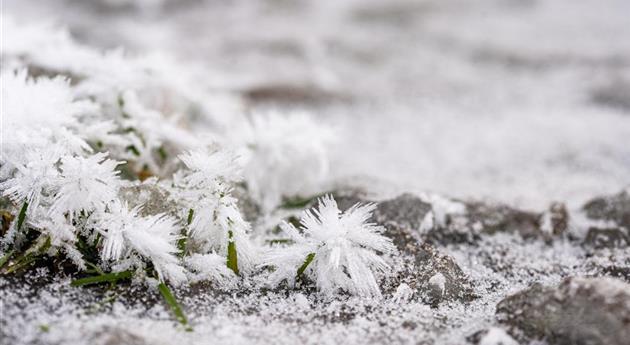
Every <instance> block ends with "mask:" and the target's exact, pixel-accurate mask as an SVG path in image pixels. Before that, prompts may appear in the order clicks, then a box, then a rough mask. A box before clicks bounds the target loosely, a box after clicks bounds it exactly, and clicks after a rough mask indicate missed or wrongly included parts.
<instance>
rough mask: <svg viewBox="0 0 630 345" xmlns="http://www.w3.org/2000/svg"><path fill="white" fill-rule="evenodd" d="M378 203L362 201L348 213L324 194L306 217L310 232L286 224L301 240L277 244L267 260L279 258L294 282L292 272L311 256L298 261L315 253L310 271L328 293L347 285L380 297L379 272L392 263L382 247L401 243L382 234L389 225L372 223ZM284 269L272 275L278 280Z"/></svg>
mask: <svg viewBox="0 0 630 345" xmlns="http://www.w3.org/2000/svg"><path fill="white" fill-rule="evenodd" d="M375 207H376V206H375V205H374V204H369V205H363V206H360V205H358V204H357V205H355V206H353V207H351V208H350V209H349V210H347V211H346V212H344V213H343V214H342V213H341V211H340V210H339V208H338V207H337V203H336V202H335V200H334V199H333V198H332V197H331V196H326V197H323V198H321V199H320V200H319V205H318V210H313V211H307V212H305V213H304V215H303V217H302V220H301V223H302V231H303V232H304V237H303V238H302V236H301V235H299V231H298V230H297V229H295V228H294V227H293V226H292V225H289V224H287V225H285V226H284V229H285V231H286V232H288V234H289V235H290V236H291V238H292V239H294V240H297V241H296V245H295V246H294V247H288V248H276V250H273V251H272V252H271V253H270V254H269V256H268V260H267V262H268V263H270V264H275V266H276V267H277V272H279V273H278V274H280V272H282V273H283V274H285V275H286V276H285V278H286V279H287V280H288V281H289V282H290V283H291V282H292V281H293V280H292V278H291V276H290V274H291V272H293V274H295V273H296V272H297V270H298V269H299V268H300V266H301V265H302V264H303V263H304V262H305V259H306V256H302V261H301V262H299V263H300V264H299V265H297V266H296V265H295V263H296V259H295V258H297V257H298V256H300V255H303V254H304V253H314V254H315V255H314V257H313V261H312V262H311V263H310V264H309V265H308V267H307V268H306V270H305V271H304V274H307V275H308V276H309V277H310V278H311V279H313V280H314V281H315V283H316V285H317V287H318V289H319V290H320V291H321V292H322V293H323V294H324V295H328V296H331V295H333V294H334V293H335V292H336V291H337V290H339V289H341V290H345V291H347V292H349V293H352V294H355V295H359V296H366V297H380V296H381V292H380V290H379V287H378V284H377V279H376V277H375V275H374V273H386V272H387V269H388V268H389V267H388V265H387V264H386V262H385V260H383V258H381V257H380V256H379V255H377V252H381V253H391V252H393V251H394V250H395V249H394V246H393V245H392V243H391V240H390V239H388V238H386V237H384V236H383V235H382V234H381V233H382V232H383V231H384V228H383V227H380V226H377V225H375V224H371V223H367V221H368V219H369V218H370V216H371V214H372V212H373V211H374V208H375ZM278 251H281V252H280V253H279V252H278ZM282 252H285V253H282ZM278 274H277V275H276V276H273V275H272V278H273V279H274V281H275V282H278V280H279V277H278Z"/></svg>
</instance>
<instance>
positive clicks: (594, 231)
mask: <svg viewBox="0 0 630 345" xmlns="http://www.w3.org/2000/svg"><path fill="white" fill-rule="evenodd" d="M584 244H585V245H588V246H591V247H594V248H625V247H627V246H628V245H630V236H629V235H628V231H627V230H626V229H625V228H597V227H591V228H589V229H588V232H587V233H586V238H585V239H584Z"/></svg>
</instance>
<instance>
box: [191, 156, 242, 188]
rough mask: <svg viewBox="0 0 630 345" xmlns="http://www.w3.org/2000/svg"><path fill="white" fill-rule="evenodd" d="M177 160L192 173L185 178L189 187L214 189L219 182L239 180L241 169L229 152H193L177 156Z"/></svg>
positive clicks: (235, 158)
mask: <svg viewBox="0 0 630 345" xmlns="http://www.w3.org/2000/svg"><path fill="white" fill-rule="evenodd" d="M179 159H181V161H182V162H184V164H185V165H186V167H187V168H188V169H190V170H191V171H192V173H190V174H189V175H188V176H187V177H186V179H187V180H188V182H189V183H190V184H191V186H195V187H200V188H215V187H216V186H217V184H218V183H219V182H238V181H240V180H241V167H240V166H239V165H238V163H237V161H236V160H237V157H236V156H235V155H234V154H233V153H232V152H230V151H226V150H218V151H215V152H209V151H206V150H194V151H188V152H186V153H184V154H181V155H179Z"/></svg>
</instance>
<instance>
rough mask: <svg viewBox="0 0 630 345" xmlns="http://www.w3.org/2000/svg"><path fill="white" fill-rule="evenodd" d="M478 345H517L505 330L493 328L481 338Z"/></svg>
mask: <svg viewBox="0 0 630 345" xmlns="http://www.w3.org/2000/svg"><path fill="white" fill-rule="evenodd" d="M479 345H518V343H517V342H516V340H514V339H512V337H510V335H509V334H507V332H505V330H503V329H501V328H496V327H493V328H490V329H489V330H488V333H487V334H486V335H484V337H483V338H481V341H480V342H479Z"/></svg>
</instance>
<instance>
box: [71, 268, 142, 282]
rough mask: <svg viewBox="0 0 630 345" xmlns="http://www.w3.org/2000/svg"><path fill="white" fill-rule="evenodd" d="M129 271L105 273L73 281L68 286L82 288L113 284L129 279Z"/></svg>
mask: <svg viewBox="0 0 630 345" xmlns="http://www.w3.org/2000/svg"><path fill="white" fill-rule="evenodd" d="M131 275H132V273H131V271H123V272H115V273H106V274H101V275H98V276H93V277H86V278H81V279H77V280H73V281H72V283H70V285H72V286H84V285H91V284H100V283H115V282H118V281H119V280H123V279H130V278H131Z"/></svg>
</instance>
